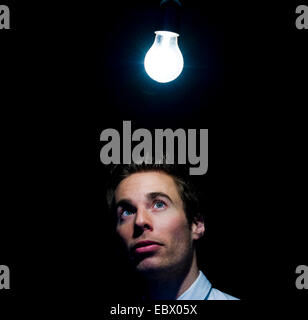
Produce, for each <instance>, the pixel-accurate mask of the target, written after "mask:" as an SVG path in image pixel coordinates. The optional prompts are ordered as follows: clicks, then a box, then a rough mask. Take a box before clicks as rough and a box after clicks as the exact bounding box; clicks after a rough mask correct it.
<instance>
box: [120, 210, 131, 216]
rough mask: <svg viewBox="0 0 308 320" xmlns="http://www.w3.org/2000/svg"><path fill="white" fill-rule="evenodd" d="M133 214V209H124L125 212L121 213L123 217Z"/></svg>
mask: <svg viewBox="0 0 308 320" xmlns="http://www.w3.org/2000/svg"><path fill="white" fill-rule="evenodd" d="M132 214H133V212H131V211H128V210H123V212H122V213H121V216H122V217H127V216H130V215H132Z"/></svg>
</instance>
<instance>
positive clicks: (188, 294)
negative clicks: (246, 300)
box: [177, 271, 239, 300]
mask: <svg viewBox="0 0 308 320" xmlns="http://www.w3.org/2000/svg"><path fill="white" fill-rule="evenodd" d="M177 300H239V299H237V298H235V297H232V296H230V295H228V294H226V293H223V292H221V291H219V290H217V289H214V288H213V287H212V285H211V283H210V281H209V280H208V279H207V278H206V276H205V275H204V274H203V272H202V271H199V276H198V278H197V279H196V280H195V281H194V282H193V283H192V285H191V286H190V287H189V288H188V289H187V290H186V291H185V292H184V293H183V294H181V295H180V296H179V297H178V298H177Z"/></svg>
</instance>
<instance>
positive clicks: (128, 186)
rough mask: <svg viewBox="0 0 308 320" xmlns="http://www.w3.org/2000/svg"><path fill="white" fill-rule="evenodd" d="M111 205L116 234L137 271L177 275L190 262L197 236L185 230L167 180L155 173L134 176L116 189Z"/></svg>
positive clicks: (176, 197) (182, 215) (177, 197)
mask: <svg viewBox="0 0 308 320" xmlns="http://www.w3.org/2000/svg"><path fill="white" fill-rule="evenodd" d="M115 201H116V211H117V217H118V222H117V228H116V231H117V233H118V235H119V236H120V237H121V239H122V240H123V242H124V244H125V246H126V248H127V251H128V254H129V257H130V258H131V260H132V261H133V262H134V264H135V265H136V268H137V269H138V270H139V271H141V272H143V273H148V272H149V273H150V272H155V271H156V272H157V271H158V272H159V271H172V272H177V271H179V270H181V269H183V268H184V267H186V266H187V265H188V264H189V263H190V262H191V260H192V256H193V239H196V238H198V236H196V235H195V233H194V230H195V229H194V227H193V228H189V225H188V222H187V218H186V215H185V212H184V209H183V202H182V199H181V197H180V195H179V193H178V190H177V187H176V185H175V182H174V180H173V178H172V177H171V176H169V175H167V174H166V173H164V172H155V171H149V172H140V173H134V174H132V175H130V176H129V177H127V178H125V179H124V180H122V181H121V183H120V184H119V185H118V187H117V189H116V191H115ZM144 241H153V242H154V243H150V242H148V243H147V242H144ZM155 243H156V244H155ZM136 245H137V248H136V247H135V246H136ZM138 245H139V247H138Z"/></svg>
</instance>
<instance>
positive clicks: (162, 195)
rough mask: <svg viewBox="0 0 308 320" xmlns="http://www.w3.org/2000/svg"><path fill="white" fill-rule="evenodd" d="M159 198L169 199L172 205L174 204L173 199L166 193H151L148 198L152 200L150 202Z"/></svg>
mask: <svg viewBox="0 0 308 320" xmlns="http://www.w3.org/2000/svg"><path fill="white" fill-rule="evenodd" d="M157 197H164V198H167V199H168V200H169V201H170V202H171V203H173V201H172V200H171V198H170V197H169V196H168V195H167V194H166V193H163V192H151V193H148V194H147V198H148V199H150V200H154V199H155V198H157Z"/></svg>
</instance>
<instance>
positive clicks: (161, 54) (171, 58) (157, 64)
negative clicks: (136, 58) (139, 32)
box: [144, 31, 184, 83]
mask: <svg viewBox="0 0 308 320" xmlns="http://www.w3.org/2000/svg"><path fill="white" fill-rule="evenodd" d="M155 34H156V36H155V40H154V43H153V45H152V47H151V48H150V49H149V51H148V52H147V54H146V56H145V58H144V68H145V71H146V72H147V74H148V75H149V76H150V77H151V78H152V79H153V80H155V81H158V82H162V83H166V82H170V81H173V80H175V79H176V78H177V77H178V76H179V75H180V74H181V72H182V70H183V67H184V59H183V56H182V53H181V51H180V49H179V46H178V36H179V35H178V34H177V33H174V32H170V31H156V32H155Z"/></svg>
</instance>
